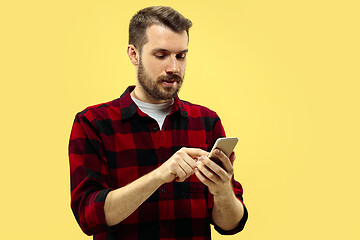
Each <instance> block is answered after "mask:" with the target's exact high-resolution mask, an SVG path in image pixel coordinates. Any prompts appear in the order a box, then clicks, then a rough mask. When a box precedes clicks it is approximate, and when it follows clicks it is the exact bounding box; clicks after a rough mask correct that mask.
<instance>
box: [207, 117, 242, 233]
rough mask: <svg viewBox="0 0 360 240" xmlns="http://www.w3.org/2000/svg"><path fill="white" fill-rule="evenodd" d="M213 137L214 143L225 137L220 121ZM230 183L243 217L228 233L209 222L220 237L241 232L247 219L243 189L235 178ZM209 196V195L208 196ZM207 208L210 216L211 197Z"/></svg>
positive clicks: (212, 199) (216, 125) (212, 202)
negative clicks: (238, 201)
mask: <svg viewBox="0 0 360 240" xmlns="http://www.w3.org/2000/svg"><path fill="white" fill-rule="evenodd" d="M213 131H214V132H213V136H214V143H215V141H216V139H218V138H220V137H225V136H226V135H225V130H224V127H223V126H222V124H221V120H220V119H219V121H217V122H216V123H215V126H214V130H213ZM232 183H233V189H234V193H235V196H236V197H237V198H238V199H239V200H240V202H241V203H242V205H243V207H244V215H243V217H242V218H241V220H240V222H239V224H238V226H237V227H236V228H234V229H232V230H229V231H225V230H223V229H221V228H220V227H219V226H217V225H216V224H215V223H214V221H213V220H212V219H211V222H212V224H213V225H214V228H215V230H216V231H217V232H218V233H220V234H222V235H233V234H236V233H238V232H240V231H242V230H243V229H244V227H245V223H246V221H247V219H248V211H247V208H246V206H245V204H244V200H243V188H242V186H241V184H240V183H239V182H237V181H236V180H235V178H234V177H233V178H232ZM209 194H210V193H209ZM210 195H211V194H210ZM209 200H210V201H209V206H210V215H211V213H212V209H213V206H214V197H213V195H211V196H209Z"/></svg>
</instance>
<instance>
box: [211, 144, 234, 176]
mask: <svg viewBox="0 0 360 240" xmlns="http://www.w3.org/2000/svg"><path fill="white" fill-rule="evenodd" d="M215 155H216V156H217V157H218V158H219V160H220V161H221V162H222V164H223V167H224V169H225V171H226V172H228V173H233V171H234V168H233V166H232V164H231V161H230V159H229V158H228V157H227V156H226V155H225V153H223V152H222V151H221V150H220V149H216V150H215Z"/></svg>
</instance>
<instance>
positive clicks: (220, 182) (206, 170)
mask: <svg viewBox="0 0 360 240" xmlns="http://www.w3.org/2000/svg"><path fill="white" fill-rule="evenodd" d="M215 155H216V156H217V157H218V158H219V160H220V161H221V163H222V166H223V167H220V166H219V165H218V164H216V163H215V162H214V161H212V160H211V159H209V158H208V157H207V156H202V157H200V158H199V159H198V161H197V162H196V165H197V168H195V174H196V176H197V177H198V179H199V180H200V181H201V182H202V183H204V184H205V185H206V186H208V188H209V191H210V193H211V194H213V195H214V196H215V195H223V194H225V195H226V194H229V193H230V191H231V192H233V186H232V183H231V179H232V176H233V174H234V168H233V162H234V161H235V153H234V152H232V153H231V155H230V157H227V156H226V155H225V154H224V153H223V152H222V151H221V150H219V149H216V150H215Z"/></svg>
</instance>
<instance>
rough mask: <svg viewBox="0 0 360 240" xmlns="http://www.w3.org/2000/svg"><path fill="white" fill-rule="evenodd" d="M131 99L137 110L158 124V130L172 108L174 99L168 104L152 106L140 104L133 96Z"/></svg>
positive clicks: (144, 103)
mask: <svg viewBox="0 0 360 240" xmlns="http://www.w3.org/2000/svg"><path fill="white" fill-rule="evenodd" d="M131 99H132V100H133V101H134V102H135V104H136V105H137V106H138V107H139V109H140V110H141V111H142V112H144V113H146V114H147V115H149V116H150V117H151V118H153V119H155V120H156V121H157V123H158V124H159V127H160V129H161V128H162V125H163V124H164V121H165V118H166V116H167V115H169V113H170V112H171V109H172V106H173V104H174V99H173V100H172V101H170V102H166V103H159V104H152V103H146V102H142V101H140V100H138V99H136V98H134V97H133V96H131Z"/></svg>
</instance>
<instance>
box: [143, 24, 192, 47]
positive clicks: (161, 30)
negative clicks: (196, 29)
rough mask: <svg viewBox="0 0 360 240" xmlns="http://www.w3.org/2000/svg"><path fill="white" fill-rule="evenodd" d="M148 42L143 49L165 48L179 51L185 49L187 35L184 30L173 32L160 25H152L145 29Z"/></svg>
mask: <svg viewBox="0 0 360 240" xmlns="http://www.w3.org/2000/svg"><path fill="white" fill-rule="evenodd" d="M146 34H147V38H148V42H147V43H146V44H144V46H143V49H144V50H149V51H151V50H152V49H166V50H168V51H171V52H180V51H183V50H185V49H187V46H188V35H187V33H186V31H185V30H184V31H182V32H174V31H172V30H171V29H170V28H167V27H164V26H162V25H152V26H150V27H148V29H147V30H146Z"/></svg>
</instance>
